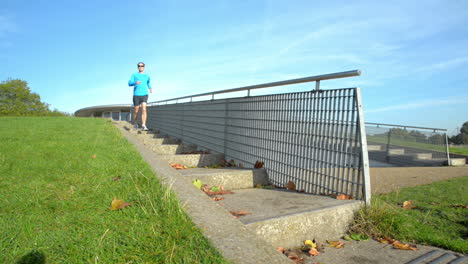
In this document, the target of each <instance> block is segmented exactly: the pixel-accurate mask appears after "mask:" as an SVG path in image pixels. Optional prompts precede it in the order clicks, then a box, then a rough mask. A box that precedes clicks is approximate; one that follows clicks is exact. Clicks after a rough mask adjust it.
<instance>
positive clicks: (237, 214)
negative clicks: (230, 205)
mask: <svg viewBox="0 0 468 264" xmlns="http://www.w3.org/2000/svg"><path fill="white" fill-rule="evenodd" d="M229 213H231V214H232V215H233V216H234V217H236V218H239V217H240V216H244V215H249V214H250V212H247V211H243V210H240V211H229Z"/></svg>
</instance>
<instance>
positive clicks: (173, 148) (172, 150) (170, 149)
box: [151, 141, 197, 155]
mask: <svg viewBox="0 0 468 264" xmlns="http://www.w3.org/2000/svg"><path fill="white" fill-rule="evenodd" d="M153 142H154V141H153ZM151 150H153V151H154V152H155V153H156V154H160V155H168V154H169V155H171V154H172V155H174V154H182V153H184V152H191V151H195V150H197V146H196V145H185V144H180V145H177V144H164V145H158V144H153V145H152V147H151Z"/></svg>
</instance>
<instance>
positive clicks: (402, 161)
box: [367, 142, 466, 167]
mask: <svg viewBox="0 0 468 264" xmlns="http://www.w3.org/2000/svg"><path fill="white" fill-rule="evenodd" d="M386 147H387V146H386V145H385V144H379V143H371V142H369V143H368V145H367V149H368V153H369V160H370V164H371V167H374V166H373V164H378V165H376V166H375V167H392V166H397V167H431V166H447V158H446V157H445V156H444V153H440V152H436V151H431V150H423V149H416V148H411V147H401V146H394V145H390V148H389V149H386ZM465 164H466V162H465V159H463V158H451V164H449V165H450V166H464V165H465Z"/></svg>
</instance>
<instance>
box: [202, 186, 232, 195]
mask: <svg viewBox="0 0 468 264" xmlns="http://www.w3.org/2000/svg"><path fill="white" fill-rule="evenodd" d="M201 189H202V191H203V192H205V193H206V194H208V195H224V194H233V193H234V192H231V191H229V190H224V187H223V186H222V185H219V186H218V190H217V191H212V190H211V188H210V187H209V186H208V185H206V184H203V185H202V188H201Z"/></svg>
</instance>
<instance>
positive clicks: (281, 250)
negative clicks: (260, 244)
mask: <svg viewBox="0 0 468 264" xmlns="http://www.w3.org/2000/svg"><path fill="white" fill-rule="evenodd" d="M276 250H278V251H279V252H280V253H284V248H283V247H278V248H277V249H276Z"/></svg>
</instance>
